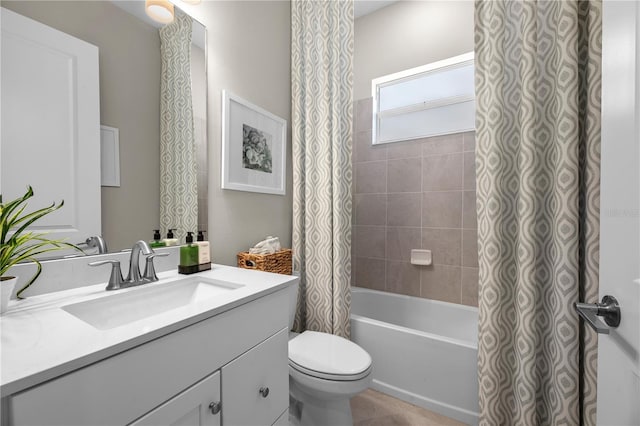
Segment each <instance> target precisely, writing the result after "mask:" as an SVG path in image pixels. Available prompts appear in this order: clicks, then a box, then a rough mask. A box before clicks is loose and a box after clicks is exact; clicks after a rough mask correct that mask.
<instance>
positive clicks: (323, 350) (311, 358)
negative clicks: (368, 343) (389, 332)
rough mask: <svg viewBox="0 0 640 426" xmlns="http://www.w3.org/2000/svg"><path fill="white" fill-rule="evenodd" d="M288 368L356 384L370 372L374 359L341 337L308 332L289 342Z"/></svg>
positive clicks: (313, 375)
mask: <svg viewBox="0 0 640 426" xmlns="http://www.w3.org/2000/svg"><path fill="white" fill-rule="evenodd" d="M289 366H290V367H291V368H292V369H295V370H296V371H298V372H300V373H302V374H306V375H308V376H312V377H317V378H320V379H325V380H333V381H355V380H360V379H362V378H364V377H366V376H367V375H368V374H369V373H370V372H371V369H372V367H371V356H369V354H368V353H367V352H366V351H365V350H364V349H362V348H361V347H360V346H358V345H356V344H355V343H353V342H351V341H349V340H347V339H345V338H343V337H339V336H335V335H333V334H328V333H319V332H316V331H305V332H303V333H302V334H300V335H298V336H296V337H294V338H293V339H291V340H289Z"/></svg>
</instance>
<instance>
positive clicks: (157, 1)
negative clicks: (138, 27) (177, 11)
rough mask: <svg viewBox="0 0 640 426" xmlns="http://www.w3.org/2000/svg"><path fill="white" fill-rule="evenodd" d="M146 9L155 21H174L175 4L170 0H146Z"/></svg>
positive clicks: (166, 22) (165, 22) (164, 22)
mask: <svg viewBox="0 0 640 426" xmlns="http://www.w3.org/2000/svg"><path fill="white" fill-rule="evenodd" d="M144 10H145V12H147V15H149V17H150V18H151V19H153V20H154V21H157V22H161V23H163V24H168V23H170V22H173V4H171V3H170V2H169V1H168V0H146V1H145V4H144Z"/></svg>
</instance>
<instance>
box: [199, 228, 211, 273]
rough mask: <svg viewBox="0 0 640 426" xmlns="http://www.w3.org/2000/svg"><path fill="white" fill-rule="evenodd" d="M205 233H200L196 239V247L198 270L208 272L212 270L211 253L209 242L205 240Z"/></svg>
mask: <svg viewBox="0 0 640 426" xmlns="http://www.w3.org/2000/svg"><path fill="white" fill-rule="evenodd" d="M204 233H205V231H198V236H197V237H196V245H197V246H198V265H199V266H198V270H199V271H207V270H209V269H211V252H210V250H209V241H205V240H204Z"/></svg>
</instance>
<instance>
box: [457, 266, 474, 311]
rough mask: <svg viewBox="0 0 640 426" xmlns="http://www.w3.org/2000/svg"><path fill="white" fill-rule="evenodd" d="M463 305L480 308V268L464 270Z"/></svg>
mask: <svg viewBox="0 0 640 426" xmlns="http://www.w3.org/2000/svg"><path fill="white" fill-rule="evenodd" d="M461 302H462V304H463V305H469V306H478V268H462V300H461Z"/></svg>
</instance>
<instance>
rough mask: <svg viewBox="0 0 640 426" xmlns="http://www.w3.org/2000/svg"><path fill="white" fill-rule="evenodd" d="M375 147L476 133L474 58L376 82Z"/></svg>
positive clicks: (468, 56)
mask: <svg viewBox="0 0 640 426" xmlns="http://www.w3.org/2000/svg"><path fill="white" fill-rule="evenodd" d="M371 89H372V95H373V144H382V143H389V142H399V141H405V140H409V139H418V138H423V137H428V136H437V135H446V134H450V133H458V132H465V131H470V130H474V129H475V86H474V66H473V53H467V54H464V55H460V56H455V57H453V58H449V59H445V60H442V61H438V62H434V63H431V64H427V65H424V66H421V67H418V68H412V69H410V70H406V71H401V72H399V73H395V74H391V75H387V76H384V77H380V78H376V79H374V80H373V81H372V82H371Z"/></svg>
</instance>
